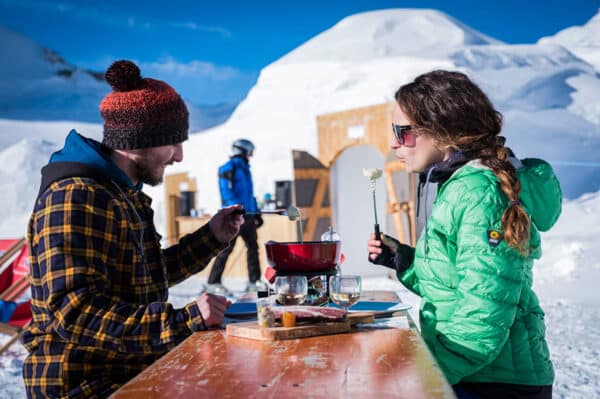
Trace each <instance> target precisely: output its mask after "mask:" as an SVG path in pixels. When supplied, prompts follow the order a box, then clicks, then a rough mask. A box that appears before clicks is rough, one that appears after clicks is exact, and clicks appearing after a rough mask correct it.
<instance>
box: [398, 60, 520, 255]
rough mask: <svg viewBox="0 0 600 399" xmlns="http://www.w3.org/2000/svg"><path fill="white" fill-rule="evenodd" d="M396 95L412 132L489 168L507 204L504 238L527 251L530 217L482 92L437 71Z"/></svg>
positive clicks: (497, 118) (497, 120)
mask: <svg viewBox="0 0 600 399" xmlns="http://www.w3.org/2000/svg"><path fill="white" fill-rule="evenodd" d="M395 98H396V102H397V103H398V105H399V106H400V109H401V110H402V111H403V112H404V113H405V114H406V115H407V116H408V118H409V119H410V120H411V122H412V125H413V127H414V130H415V132H416V133H417V134H420V135H427V136H430V137H431V138H433V139H434V140H435V142H436V143H437V145H438V146H439V147H440V148H441V149H450V150H453V151H461V152H462V153H463V154H464V155H465V156H467V157H468V158H471V159H476V158H479V159H480V160H481V162H482V163H483V164H484V165H485V166H487V167H489V168H490V169H491V170H492V171H493V172H494V175H495V176H496V178H497V179H498V184H499V186H500V189H501V190H502V192H503V193H504V194H505V195H506V197H507V199H508V203H509V205H508V207H507V209H506V210H505V211H504V213H503V214H502V220H501V221H502V230H503V231H504V240H505V241H506V243H507V244H508V245H509V246H511V247H512V248H515V249H517V250H518V251H520V252H521V253H522V254H527V253H528V251H529V235H530V221H529V216H528V215H527V213H526V212H525V210H524V209H523V207H522V206H521V203H520V200H519V195H520V192H521V183H520V182H519V179H518V178H517V171H516V169H515V167H514V166H513V165H512V164H511V163H510V161H509V160H508V158H509V157H510V156H512V152H511V151H510V149H509V148H507V147H505V146H504V141H505V140H504V138H503V137H501V136H500V130H501V128H502V115H501V114H500V113H499V112H498V111H496V110H495V109H494V106H493V105H492V103H491V101H490V100H489V98H488V97H487V96H486V95H485V93H484V92H483V91H482V90H481V89H480V88H479V87H478V86H477V85H476V84H475V83H473V82H472V81H471V80H470V79H469V78H468V76H467V75H465V74H463V73H460V72H450V71H443V70H437V71H432V72H429V73H426V74H423V75H420V76H418V77H417V78H416V79H415V80H414V81H413V82H411V83H408V84H406V85H404V86H402V87H400V89H398V91H397V92H396V95H395Z"/></svg>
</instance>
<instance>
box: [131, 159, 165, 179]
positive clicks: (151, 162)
mask: <svg viewBox="0 0 600 399" xmlns="http://www.w3.org/2000/svg"><path fill="white" fill-rule="evenodd" d="M133 173H135V175H136V177H137V179H138V180H139V181H140V182H142V183H144V184H149V185H151V186H157V185H159V184H160V183H162V181H163V174H164V166H159V165H158V163H157V161H156V159H155V158H154V157H152V156H151V155H149V154H140V157H139V158H138V159H136V160H135V161H134V162H133Z"/></svg>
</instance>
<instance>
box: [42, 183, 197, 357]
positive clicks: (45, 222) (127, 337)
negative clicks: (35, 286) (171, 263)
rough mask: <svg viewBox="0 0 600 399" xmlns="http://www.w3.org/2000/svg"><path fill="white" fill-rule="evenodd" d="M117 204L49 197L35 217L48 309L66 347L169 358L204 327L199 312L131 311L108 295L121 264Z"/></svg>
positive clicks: (71, 189)
mask: <svg viewBox="0 0 600 399" xmlns="http://www.w3.org/2000/svg"><path fill="white" fill-rule="evenodd" d="M113 201H114V197H112V196H110V195H108V194H107V193H106V192H104V191H102V190H97V189H94V188H93V187H90V186H86V185H77V184H74V185H69V186H66V187H63V188H62V189H60V190H48V191H47V192H46V193H45V194H43V195H42V196H41V198H40V200H39V201H38V204H39V205H38V208H37V209H36V211H35V218H34V219H33V223H34V227H33V230H34V234H33V241H32V252H34V253H35V254H36V256H37V257H38V259H39V260H40V261H39V274H40V275H39V276H38V278H39V280H40V281H41V289H42V292H43V303H44V309H45V311H46V312H47V313H48V317H49V318H50V320H51V325H53V327H52V328H53V329H54V330H55V332H56V334H58V335H59V336H60V337H61V338H62V339H63V340H64V341H65V342H70V343H73V344H76V345H80V346H90V347H96V348H101V349H105V350H109V351H118V352H126V353H144V354H145V353H148V354H150V353H155V354H157V353H159V354H160V353H164V352H166V351H167V350H169V349H170V348H172V347H174V346H175V345H176V344H177V343H179V342H181V341H182V340H183V339H184V338H185V337H187V336H189V335H190V334H191V332H192V331H195V330H197V329H200V326H202V325H203V322H202V316H201V315H200V312H199V309H198V306H197V305H196V304H195V303H190V304H188V305H187V306H185V307H184V308H182V309H174V308H173V307H172V306H171V305H170V304H169V303H166V302H153V303H148V304H133V303H128V302H123V301H121V300H120V299H119V298H118V297H114V296H111V295H110V292H111V290H110V287H111V284H113V283H114V282H113V281H112V280H111V272H110V270H109V266H108V265H109V264H110V263H111V262H118V258H117V257H115V254H118V253H119V250H118V248H116V247H115V246H118V245H119V238H118V237H119V234H120V232H121V230H120V227H122V222H123V221H122V220H119V216H118V213H119V212H118V210H117V206H116V205H115V204H114V203H113Z"/></svg>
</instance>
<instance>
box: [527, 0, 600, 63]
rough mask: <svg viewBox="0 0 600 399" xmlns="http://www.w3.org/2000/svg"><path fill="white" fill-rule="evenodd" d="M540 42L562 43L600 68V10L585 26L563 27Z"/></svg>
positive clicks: (539, 41)
mask: <svg viewBox="0 0 600 399" xmlns="http://www.w3.org/2000/svg"><path fill="white" fill-rule="evenodd" d="M599 10H600V9H599ZM538 43H540V44H545V43H555V44H560V45H562V46H564V47H565V48H567V49H569V50H570V51H571V52H572V53H573V54H575V55H576V56H578V57H579V58H581V59H583V60H585V61H587V62H589V63H590V64H592V65H594V66H595V67H596V69H597V70H600V12H599V13H598V14H596V15H595V16H594V17H593V18H591V19H590V20H589V21H588V22H587V23H586V24H584V25H583V26H571V27H569V28H567V29H563V30H562V31H560V32H558V33H556V34H555V35H553V36H549V37H543V38H541V39H540V40H538Z"/></svg>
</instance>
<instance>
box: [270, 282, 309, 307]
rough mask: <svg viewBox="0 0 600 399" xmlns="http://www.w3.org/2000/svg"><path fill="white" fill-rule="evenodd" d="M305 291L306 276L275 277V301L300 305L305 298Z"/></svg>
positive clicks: (306, 289)
mask: <svg viewBox="0 0 600 399" xmlns="http://www.w3.org/2000/svg"><path fill="white" fill-rule="evenodd" d="M307 293H308V281H307V280H306V276H278V277H277V278H276V279H275V294H276V295H277V302H279V303H280V304H282V305H300V304H301V303H304V301H305V300H306V294H307Z"/></svg>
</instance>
